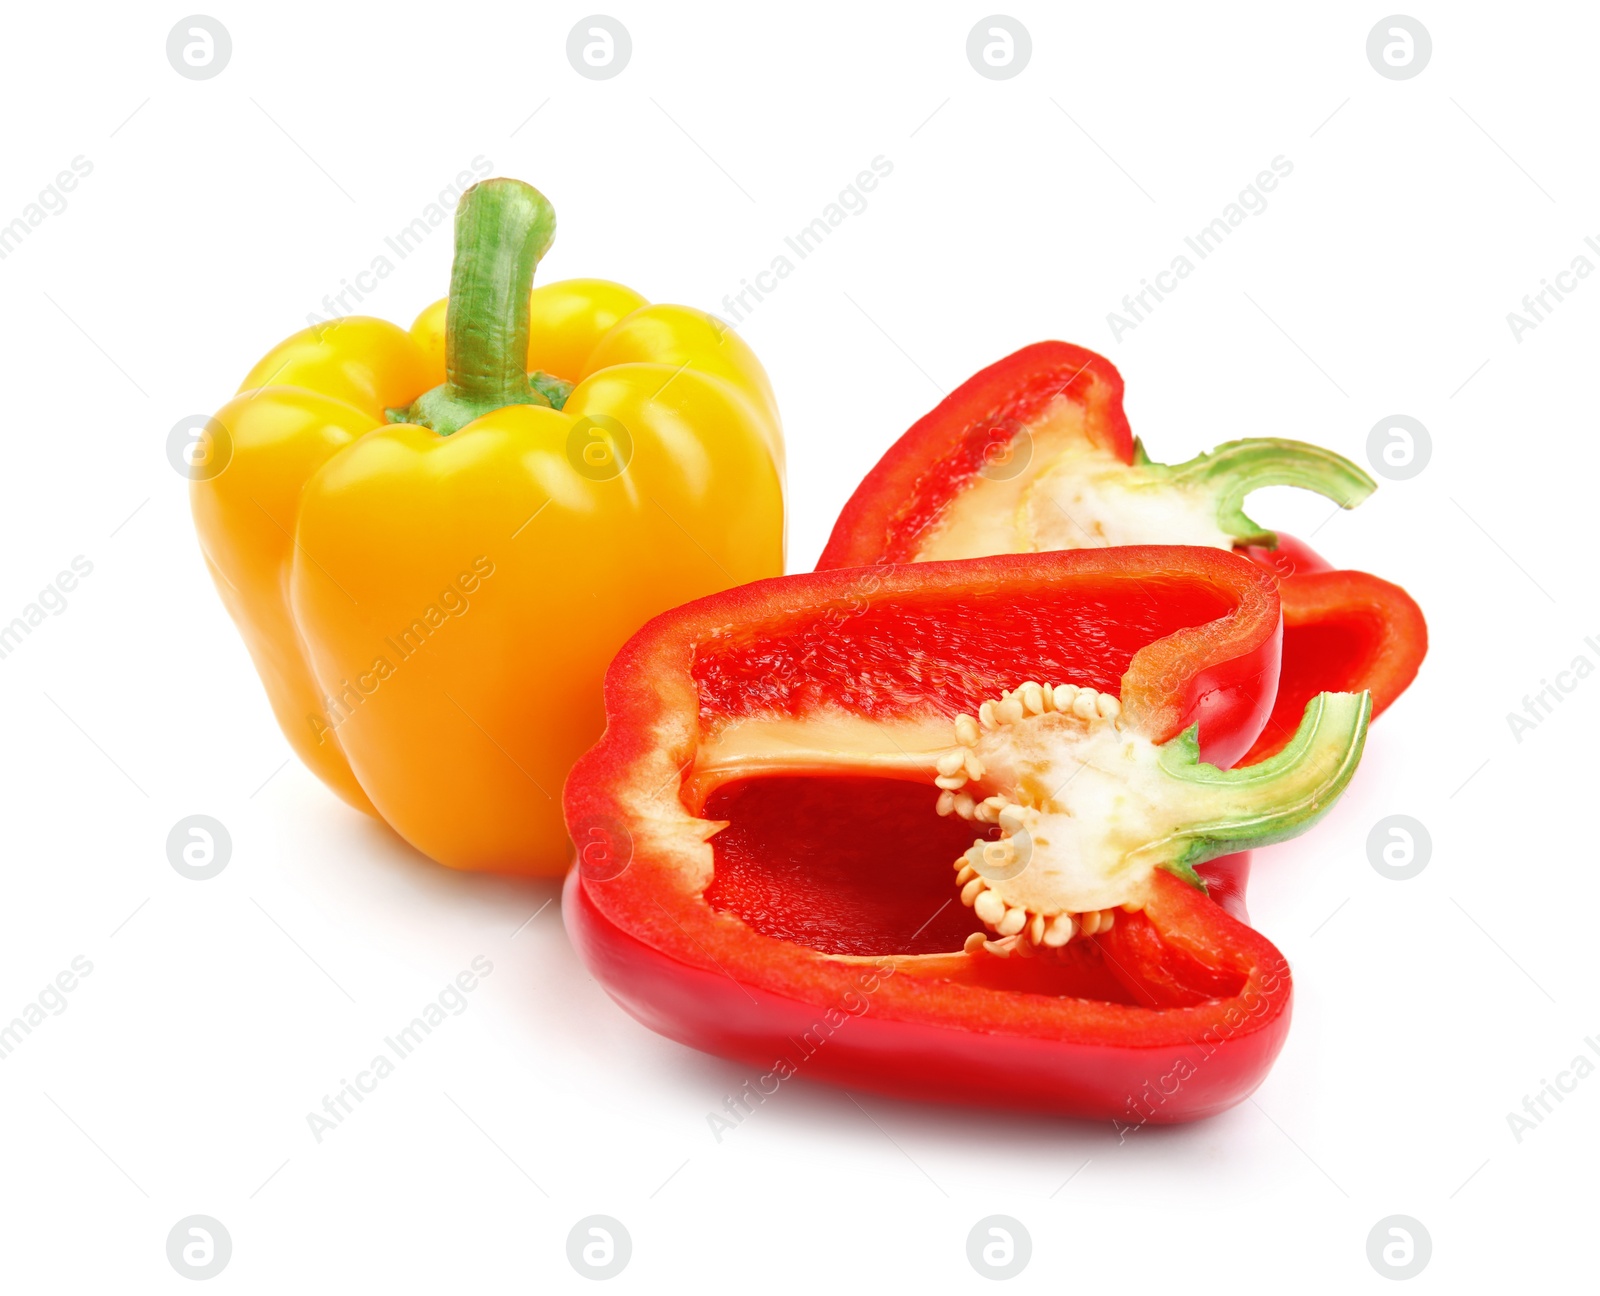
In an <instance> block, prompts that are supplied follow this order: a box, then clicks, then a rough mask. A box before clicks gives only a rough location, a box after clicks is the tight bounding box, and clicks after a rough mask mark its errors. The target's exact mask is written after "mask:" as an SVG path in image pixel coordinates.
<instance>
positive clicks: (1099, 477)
mask: <svg viewBox="0 0 1600 1296" xmlns="http://www.w3.org/2000/svg"><path fill="white" fill-rule="evenodd" d="M1279 485H1288V486H1300V487H1305V488H1306V489H1309V490H1314V491H1317V492H1319V493H1321V494H1323V495H1325V496H1327V497H1328V498H1329V499H1332V500H1334V501H1336V502H1337V503H1339V504H1340V505H1342V506H1343V507H1345V508H1352V507H1354V506H1355V505H1356V504H1358V503H1360V502H1361V500H1363V499H1365V498H1366V497H1367V496H1368V495H1369V494H1370V493H1371V492H1372V491H1373V489H1374V488H1375V483H1374V482H1373V480H1372V479H1371V478H1370V477H1369V476H1367V474H1366V473H1365V472H1363V471H1362V470H1361V469H1360V468H1358V467H1356V465H1355V464H1353V463H1351V462H1349V461H1348V460H1347V459H1344V458H1342V457H1340V456H1339V455H1336V454H1334V453H1332V452H1331V451H1328V450H1323V449H1321V448H1319V447H1317V446H1311V445H1306V444H1304V443H1302V442H1298V441H1286V440H1280V439H1277V438H1260V439H1250V440H1242V441H1231V442H1229V443H1228V444H1226V445H1223V446H1219V447H1218V448H1217V449H1215V450H1213V451H1211V453H1210V454H1203V455H1200V456H1198V457H1197V458H1194V459H1191V460H1189V461H1188V462H1186V463H1181V464H1171V465H1168V464H1159V463H1152V462H1151V461H1150V459H1149V457H1148V456H1147V455H1146V454H1145V453H1144V450H1143V448H1142V447H1141V445H1140V444H1139V442H1138V441H1137V440H1135V439H1134V436H1133V434H1132V432H1131V430H1130V429H1129V427H1128V419H1127V416H1126V415H1125V414H1124V413H1123V409H1122V375H1121V374H1119V373H1118V372H1117V369H1116V366H1114V365H1113V364H1112V363H1111V362H1110V361H1109V360H1107V359H1106V358H1105V357H1104V356H1100V355H1096V354H1095V353H1094V352H1092V351H1086V350H1084V349H1083V348H1082V347H1075V346H1070V345H1068V344H1067V343H1065V342H1039V343H1036V344H1035V345H1033V346H1029V347H1024V348H1023V349H1022V350H1020V351H1018V352H1016V353H1015V354H1014V355H1010V356H1007V357H1006V358H1005V359H1004V360H1001V361H999V362H997V363H996V364H992V365H990V366H989V367H988V368H987V369H984V370H983V371H981V372H980V373H978V374H975V375H974V376H973V377H972V378H970V379H968V380H967V381H966V382H965V383H963V384H962V385H961V386H960V387H958V388H957V389H956V390H955V391H953V392H951V393H950V395H949V396H947V397H946V398H945V399H944V400H943V401H942V402H941V403H940V404H939V405H938V406H937V407H936V408H935V409H934V410H933V411H932V412H931V413H929V414H927V415H925V416H924V417H923V418H922V419H920V420H918V421H917V423H915V424H914V425H913V426H912V427H911V429H910V430H909V431H908V432H906V434H905V435H904V436H902V437H901V438H900V439H899V440H898V441H896V442H895V443H894V445H893V446H891V447H890V448H889V450H888V451H887V452H886V453H885V454H884V456H883V458H882V459H880V460H879V461H878V463H877V465H876V466H875V467H874V468H873V469H872V471H871V472H869V473H868V474H867V476H866V478H865V480H863V481H862V483H861V485H860V486H858V487H857V488H856V491H855V494H853V495H852V496H851V497H850V500H849V502H848V503H847V504H846V505H845V507H844V511H843V512H842V513H841V514H840V515H839V520H838V522H837V523H835V525H834V529H833V534H832V536H831V537H830V538H829V541H828V545H827V548H826V549H825V550H824V551H823V554H822V558H821V560H820V561H819V562H818V564H817V565H818V567H819V568H829V567H856V566H863V565H866V564H869V563H880V562H923V561H928V560H930V559H940V558H972V557H978V556H981V555H985V554H997V553H1029V552H1035V551H1038V550H1045V549H1079V548H1098V547H1102V546H1108V545H1121V544H1188V545H1206V546H1211V547H1215V548H1219V549H1230V548H1231V549H1235V550H1237V551H1238V552H1240V553H1242V554H1244V555H1245V556H1246V557H1248V558H1250V559H1252V560H1253V561H1255V562H1257V563H1259V564H1261V565H1262V566H1264V567H1266V568H1268V569H1269V570H1271V571H1273V572H1274V573H1275V574H1276V575H1277V576H1278V577H1279V593H1280V595H1281V597H1282V600H1283V626H1284V633H1283V672H1282V677H1281V679H1280V681H1279V685H1278V698H1277V702H1276V705H1275V706H1274V708H1273V712H1272V715H1271V717H1270V719H1269V720H1268V722H1267V726H1266V728H1265V730H1264V731H1263V733H1262V735H1261V737H1260V739H1259V740H1258V741H1257V742H1256V744H1255V745H1254V747H1253V748H1252V749H1251V751H1249V752H1248V753H1246V755H1245V756H1244V760H1245V762H1246V763H1248V762H1251V761H1256V760H1260V759H1262V758H1263V757H1266V756H1270V755H1271V754H1272V753H1274V752H1276V751H1278V750H1279V749H1281V748H1282V747H1283V745H1284V744H1285V743H1286V742H1288V741H1289V739H1290V736H1291V735H1292V734H1293V733H1294V732H1295V728H1296V725H1297V724H1298V723H1299V720H1300V717H1301V715H1302V713H1303V712H1304V710H1305V706H1306V703H1307V701H1309V700H1310V699H1311V698H1312V697H1313V696H1315V695H1316V694H1317V693H1319V692H1322V691H1325V690H1332V691H1358V692H1359V691H1363V690H1365V691H1370V692H1371V694H1372V706H1373V714H1374V715H1377V714H1379V713H1381V712H1382V711H1383V710H1384V709H1385V708H1386V707H1388V706H1389V704H1390V703H1392V702H1393V701H1394V700H1395V699H1396V698H1397V697H1399V695H1400V694H1401V693H1402V692H1403V691H1404V690H1405V688H1406V686H1407V685H1408V684H1410V683H1411V681H1412V679H1414V678H1415V676H1416V673H1417V669H1418V667H1419V666H1420V665H1421V662H1422V658H1423V655H1424V654H1425V653H1426V652H1427V647H1428V631H1427V625H1426V623H1425V622H1424V621H1423V618H1422V611H1421V609H1420V608H1418V607H1417V605H1416V603H1415V602H1414V601H1413V600H1412V598H1411V596H1410V595H1408V594H1407V593H1406V592H1405V591H1404V590H1403V589H1401V588H1400V587H1399V586H1398V585H1392V584H1390V583H1389V582H1388V581H1385V580H1380V579H1379V578H1378V577H1376V576H1370V575H1368V574H1367V573H1366V572H1358V571H1335V570H1333V569H1332V568H1331V567H1330V566H1329V564H1328V563H1326V562H1324V561H1323V560H1322V559H1321V558H1319V557H1318V556H1317V555H1316V554H1315V553H1314V552H1313V551H1312V550H1311V549H1310V548H1309V546H1307V545H1305V544H1303V543H1301V542H1299V541H1297V540H1294V539H1292V538H1291V537H1288V536H1277V535H1274V534H1273V533H1272V532H1271V531H1268V530H1265V529H1264V528H1262V527H1260V526H1259V525H1257V524H1256V523H1255V522H1253V521H1252V520H1251V519H1250V518H1249V517H1247V516H1246V515H1245V513H1244V510H1243V507H1242V505H1243V502H1244V498H1245V496H1246V495H1247V494H1249V492H1250V491H1252V490H1255V489H1257V488H1258V487H1262V486H1279Z"/></svg>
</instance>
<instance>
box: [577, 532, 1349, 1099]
mask: <svg viewBox="0 0 1600 1296" xmlns="http://www.w3.org/2000/svg"><path fill="white" fill-rule="evenodd" d="M1279 625H1280V618H1279V604H1278V597H1277V593H1276V582H1275V581H1274V580H1273V578H1272V577H1271V576H1270V575H1268V574H1267V573H1266V572H1264V571H1262V570H1261V569H1260V568H1259V567H1257V566H1255V565H1253V564H1251V563H1248V562H1246V561H1244V560H1242V559H1240V558H1237V557H1235V556H1233V555H1230V554H1227V553H1222V552H1217V551H1212V550H1206V549H1199V548H1176V547H1166V546H1160V547H1157V546H1136V547H1130V548H1123V549H1117V550H1115V551H1108V550H1095V551H1089V550H1084V551H1077V552H1053V553H1044V554H1028V555H1009V556H1002V557H994V558H986V559H978V560H973V561H966V562H951V563H942V562H935V563H928V564H925V565H919V566H886V567H881V568H872V569H865V570H854V571H830V572H818V573H812V574H809V575H802V576H791V577H782V578H778V579H775V580H767V581H759V582H757V583H755V584H753V585H746V586H743V587H740V588H738V589H734V590H730V591H728V592H727V593H724V594H719V595H715V596H713V597H711V598H707V599H701V600H699V601H698V602H695V603H691V604H688V605H686V606H685V607H682V608H679V609H676V610H675V611H672V612H669V613H666V614H664V615H662V616H660V617H657V618H656V619H655V620H653V621H651V622H650V623H649V624H648V625H646V626H645V627H644V629H642V630H641V631H640V632H639V633H638V634H637V635H635V636H634V638H633V639H632V640H631V641H630V642H629V643H628V644H627V646H626V647H624V649H623V650H622V652H621V653H620V654H619V655H618V656H617V658H616V660H615V661H614V662H613V663H612V666H611V669H610V671H609V672H608V674H607V677H606V688H605V700H606V716H607V727H606V733H605V736H604V738H603V739H602V740H601V742H600V743H599V744H598V745H597V746H596V747H594V748H593V749H591V751H590V752H589V753H588V754H586V755H585V756H584V757H583V758H582V759H581V760H580V761H579V762H578V764H577V765H576V766H575V767H574V769H573V771H572V774H571V776H570V777H569V779H568V782H567V786H566V794H565V809H566V814H567V824H568V829H569V831H570V832H571V834H572V837H573V840H574V841H575V842H576V844H577V847H578V853H579V867H577V868H576V869H574V870H573V871H572V873H571V874H569V877H568V881H567V887H566V893H565V913H566V921H567V926H568V930H569V932H570V934H571V936H572V938H573V941H574V944H575V945H576V947H577V949H578V951H579V953H580V955H581V956H582V957H583V959H584V960H585V962H586V963H587V964H588V966H589V968H590V970H591V971H592V972H593V973H594V974H595V976H596V977H597V978H598V979H599V980H600V982H601V983H602V984H603V985H604V986H605V988H606V989H607V991H608V992H609V993H610V994H611V995H612V997H613V998H615V999H616V1000H617V1001H618V1002H619V1003H620V1004H621V1005H622V1006H623V1007H624V1008H626V1009H627V1010H628V1011H629V1012H630V1013H632V1014H633V1015H634V1016H635V1017H637V1018H638V1019H639V1020H640V1021H642V1022H644V1023H645V1024H646V1025H648V1026H650V1027H652V1028H653V1029H655V1030H657V1031H660V1032H661V1033H663V1034H665V1035H668V1036H671V1037H672V1038H674V1039H677V1040H680V1041H682V1042H684V1043H686V1044H690V1045H693V1046H695V1047H697V1048H701V1049H705V1050H708V1051H710V1052H714V1053H720V1054H724V1055H727V1056H730V1057H733V1058H737V1059H739V1060H741V1061H743V1062H746V1063H748V1064H750V1065H752V1066H757V1067H760V1068H762V1070H763V1071H764V1072H766V1073H767V1074H768V1075H772V1074H776V1075H777V1076H778V1077H780V1078H782V1077H785V1076H787V1075H790V1074H794V1073H796V1072H798V1073H800V1074H803V1075H805V1076H807V1077H811V1078H816V1079H821V1080H827V1081H831V1082H835V1083H840V1084H844V1085H849V1086H852V1087H858V1088H862V1089H870V1090H875V1091H878V1092H881V1093H887V1094H894V1095H899V1096H903V1097H914V1098H925V1099H935V1100H941V1101H956V1102H965V1103H972V1104H977V1105H981V1106H987V1107H1017V1108H1030V1109H1037V1110H1046V1111H1052V1112H1057V1113H1063V1114H1069V1115H1076V1116H1085V1117H1092V1118H1100V1119H1117V1120H1122V1121H1128V1122H1131V1123H1142V1122H1144V1121H1152V1122H1172V1121H1181V1120H1190V1119H1194V1118H1197V1117H1201V1116H1206V1115H1209V1114H1212V1113H1214V1112H1217V1111H1221V1110H1223V1109H1224V1108H1226V1107H1228V1106H1230V1105H1232V1104H1233V1103H1236V1102H1238V1101H1240V1100H1241V1099H1242V1098H1244V1097H1245V1096H1246V1095H1247V1094H1249V1093H1250V1092H1251V1091H1252V1090H1253V1089H1254V1088H1255V1087H1256V1086H1257V1085H1258V1084H1259V1083H1260V1082H1261V1080H1262V1078H1263V1076H1264V1075H1265V1074H1266V1071H1267V1068H1268V1067H1269V1066H1270V1065H1271V1062H1272V1060H1273V1058H1274V1057H1275V1056H1276V1054H1277V1052H1278V1050H1279V1048H1280V1047H1281V1045H1282V1042H1283V1039H1284V1035H1285V1033H1286V1031H1287V1029H1288V1022H1289V1008H1290V1000H1291V993H1292V992H1291V983H1290V977H1289V972H1288V968H1287V965H1286V964H1285V961H1284V959H1283V956H1282V955H1281V954H1280V953H1279V952H1278V951H1277V950H1276V949H1275V948H1274V947H1273V946H1272V945H1271V943H1270V942H1268V941H1267V940H1266V939H1265V938H1264V937H1262V936H1260V935H1259V934H1258V933H1256V932H1254V931H1252V930H1251V929H1250V928H1249V927H1247V926H1245V925H1244V924H1243V923H1241V922H1239V921H1238V920H1236V919H1235V918H1233V917H1232V916H1230V915H1229V914H1228V913H1227V912H1225V911H1224V910H1223V909H1222V908H1221V907H1219V906H1218V905H1217V904H1214V903H1213V902H1212V901H1211V900H1209V899H1208V898H1207V897H1206V895H1205V893H1204V890H1203V887H1202V884H1201V882H1200V879H1199V877H1198V875H1197V874H1196V873H1195V865H1196V864H1198V863H1200V862H1202V861H1204V860H1206V859H1207V858H1210V857H1213V856H1217V855H1221V854H1224V853H1227V852H1229V851H1236V850H1238V849H1240V848H1241V847H1245V846H1249V845H1252V844H1264V843H1266V842H1269V841H1275V840H1280V839H1282V838H1283V837H1285V836H1290V835H1293V834H1294V833H1297V832H1299V831H1302V830H1303V829H1304V828H1305V827H1307V826H1309V824H1310V823H1312V822H1314V821H1315V819H1316V818H1318V817H1319V816H1320V815H1321V814H1322V813H1323V812H1325V811H1326V809H1327V808H1328V806H1329V805H1330V804H1331V802H1332V800H1333V798H1334V797H1336V796H1337V794H1338V792H1339V791H1340V790H1341V789H1342V788H1343V786H1344V784H1345V782H1346V781H1347V780H1348V778H1349V775H1350V772H1351V770H1352V769H1353V768H1354V764H1355V761H1356V759H1357V757H1358V756H1359V752H1360V749H1361V743H1362V740H1363V737H1364V735H1365V729H1366V721H1367V717H1368V714H1369V699H1368V698H1367V697H1366V695H1364V694H1362V695H1349V694H1328V695H1322V696H1319V697H1317V698H1316V699H1314V700H1313V702H1312V703H1311V705H1309V706H1308V707H1307V709H1306V713H1305V716H1304V718H1303V720H1302V723H1301V724H1300V726H1299V727H1298V729H1297V731H1296V734H1295V735H1294V737H1293V739H1292V740H1291V741H1290V742H1289V743H1288V744H1287V745H1286V746H1285V747H1284V749H1283V751H1282V752H1281V753H1280V754H1279V755H1278V756H1276V757H1274V758H1272V759H1270V760H1268V761H1265V762H1262V763H1261V764H1259V765H1257V766H1254V767H1252V768H1250V769H1247V770H1231V771H1230V770H1222V769H1219V768H1217V767H1216V765H1214V764H1205V763H1201V757H1202V754H1203V755H1204V757H1205V758H1206V759H1207V760H1210V761H1214V762H1217V761H1220V762H1223V763H1226V762H1227V761H1230V760H1233V759H1236V758H1237V757H1238V756H1239V755H1240V754H1241V753H1243V752H1244V751H1245V750H1247V749H1248V748H1249V747H1250V746H1251V744H1252V743H1253V742H1254V741H1255V740H1256V738H1257V736H1258V734H1259V731H1260V729H1261V727H1262V725H1263V723H1264V722H1265V720H1266V717H1267V714H1268V711H1269V709H1270V705H1271V699H1272V698H1273V696H1274V692H1275V686H1276V676H1277V658H1278V652H1279V643H1280V633H1279ZM1047 680H1048V681H1059V682H1056V683H1050V684H1048V685H1047V684H1045V683H1044V681H1047Z"/></svg>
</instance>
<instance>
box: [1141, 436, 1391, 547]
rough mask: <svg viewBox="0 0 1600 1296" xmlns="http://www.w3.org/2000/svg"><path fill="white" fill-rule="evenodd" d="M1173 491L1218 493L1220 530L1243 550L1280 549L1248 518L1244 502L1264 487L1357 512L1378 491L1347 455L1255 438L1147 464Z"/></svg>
mask: <svg viewBox="0 0 1600 1296" xmlns="http://www.w3.org/2000/svg"><path fill="white" fill-rule="evenodd" d="M1146 468H1147V470H1148V471H1154V472H1158V473H1160V474H1161V476H1162V477H1163V478H1164V479H1165V480H1167V481H1169V482H1172V483H1173V484H1175V485H1204V486H1209V487H1211V488H1212V489H1214V490H1215V491H1216V492H1217V525H1218V526H1220V527H1221V528H1222V530H1223V531H1224V532H1226V533H1227V534H1228V535H1230V536H1232V537H1233V538H1234V540H1235V541H1237V542H1238V543H1239V544H1259V545H1268V546H1276V545H1277V543H1278V537H1277V536H1276V535H1274V534H1273V533H1272V532H1271V531H1268V530H1267V529H1266V528H1264V527H1262V526H1261V525H1259V524H1258V523H1256V522H1254V521H1252V520H1251V519H1250V518H1249V517H1247V516H1246V515H1245V511H1244V500H1245V496H1247V495H1249V494H1250V492H1251V491H1254V490H1260V489H1261V488H1262V487H1263V486H1299V487H1302V488H1304V489H1305V490H1312V491H1316V492H1317V494H1319V495H1323V496H1326V497H1327V498H1328V499H1331V500H1332V501H1333V502H1334V503H1336V504H1337V505H1338V506H1339V507H1340V508H1346V509H1350V508H1354V507H1355V506H1356V505H1357V504H1359V503H1361V501H1362V500H1364V499H1366V498H1367V496H1369V495H1371V494H1372V492H1373V491H1375V490H1376V489H1377V488H1378V484H1377V482H1375V481H1373V480H1372V478H1371V477H1369V476H1368V475H1367V474H1366V473H1364V472H1363V471H1362V470H1361V469H1360V468H1358V467H1356V465H1355V464H1353V463H1351V462H1350V461H1349V460H1348V459H1346V458H1345V457H1344V456H1343V455H1336V454H1334V453H1333V451H1331V450H1324V449H1323V448H1322V447H1321V446H1314V445H1307V444H1306V443H1305V442H1303V441H1286V440H1282V439H1281V438H1278V437H1252V438H1250V439H1248V440H1244V441H1229V442H1228V443H1227V444H1226V445H1220V446H1218V447H1217V448H1216V449H1215V450H1213V451H1211V453H1210V454H1203V455H1199V456H1197V457H1196V458H1194V459H1190V460H1189V461H1187V462H1186V463H1181V464H1149V463H1147V464H1146Z"/></svg>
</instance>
